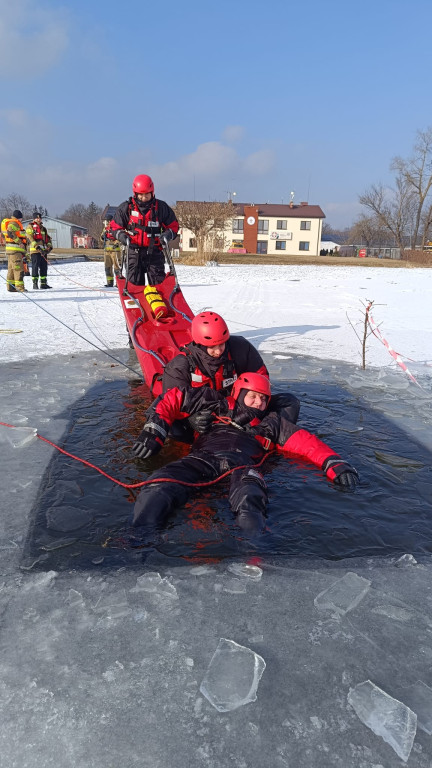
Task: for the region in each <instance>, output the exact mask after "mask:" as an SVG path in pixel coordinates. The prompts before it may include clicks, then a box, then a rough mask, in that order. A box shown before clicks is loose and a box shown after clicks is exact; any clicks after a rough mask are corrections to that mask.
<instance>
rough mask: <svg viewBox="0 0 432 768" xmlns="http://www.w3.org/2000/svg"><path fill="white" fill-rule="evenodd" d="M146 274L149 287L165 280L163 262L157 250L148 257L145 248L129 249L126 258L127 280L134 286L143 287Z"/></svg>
mask: <svg viewBox="0 0 432 768" xmlns="http://www.w3.org/2000/svg"><path fill="white" fill-rule="evenodd" d="M146 274H147V276H148V282H149V284H150V285H159V283H162V282H163V280H164V279H165V260H164V256H163V253H162V252H161V251H159V250H157V249H154V250H153V253H152V254H151V256H149V255H148V252H147V248H130V249H129V257H128V275H127V278H128V280H129V281H130V282H131V283H133V284H134V285H145V283H146Z"/></svg>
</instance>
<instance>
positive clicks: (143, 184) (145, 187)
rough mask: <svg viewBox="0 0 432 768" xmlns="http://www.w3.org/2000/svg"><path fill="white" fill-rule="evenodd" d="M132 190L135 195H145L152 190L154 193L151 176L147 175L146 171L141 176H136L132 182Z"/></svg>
mask: <svg viewBox="0 0 432 768" xmlns="http://www.w3.org/2000/svg"><path fill="white" fill-rule="evenodd" d="M132 190H133V193H134V195H137V194H138V195H145V194H146V193H147V192H151V193H152V195H154V184H153V181H152V180H151V178H150V176H146V175H145V173H141V174H140V175H139V176H135V178H134V180H133V184H132Z"/></svg>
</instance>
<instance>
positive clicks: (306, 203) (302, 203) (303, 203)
mask: <svg viewBox="0 0 432 768" xmlns="http://www.w3.org/2000/svg"><path fill="white" fill-rule="evenodd" d="M300 205H308V202H307V201H306V202H305V201H304V200H303V202H301V203H300Z"/></svg>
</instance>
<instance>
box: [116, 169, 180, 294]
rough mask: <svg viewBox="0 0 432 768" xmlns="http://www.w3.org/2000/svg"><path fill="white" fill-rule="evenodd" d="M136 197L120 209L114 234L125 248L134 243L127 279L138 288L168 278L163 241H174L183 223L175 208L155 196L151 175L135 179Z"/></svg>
mask: <svg viewBox="0 0 432 768" xmlns="http://www.w3.org/2000/svg"><path fill="white" fill-rule="evenodd" d="M132 190H133V196H132V197H130V198H129V200H126V201H125V202H124V203H121V205H119V207H118V208H117V210H116V212H115V214H114V219H113V220H112V222H111V225H110V231H111V232H112V234H113V235H114V236H115V238H116V239H117V240H118V241H119V243H121V244H122V245H127V242H128V238H129V241H130V247H129V259H128V275H127V279H128V280H129V281H130V282H131V283H134V284H135V285H145V280H146V274H147V276H148V282H149V284H150V285H159V283H162V282H163V280H164V279H165V267H164V255H163V251H162V242H163V241H165V242H166V243H168V242H170V240H173V239H174V238H175V237H176V236H177V233H178V230H179V224H178V221H177V219H176V217H175V213H174V211H173V210H172V208H170V207H169V205H168V204H167V203H165V202H164V201H163V200H157V199H156V198H155V196H154V184H153V181H152V180H151V178H150V176H146V175H145V174H140V175H139V176H135V178H134V180H133V184H132Z"/></svg>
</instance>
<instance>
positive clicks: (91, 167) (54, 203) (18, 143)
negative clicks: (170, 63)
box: [0, 110, 273, 214]
mask: <svg viewBox="0 0 432 768" xmlns="http://www.w3.org/2000/svg"><path fill="white" fill-rule="evenodd" d="M2 117H3V122H4V123H5V122H6V120H8V121H9V131H8V132H7V134H8V135H7V138H6V139H5V151H4V152H3V153H2V152H1V151H0V179H1V182H0V196H4V195H7V194H9V193H10V192H11V191H16V192H19V193H20V194H22V195H24V196H25V197H27V198H28V199H30V200H33V199H35V200H36V199H37V200H38V201H40V203H41V204H43V205H46V207H47V208H48V210H49V211H50V213H52V214H56V213H61V212H62V211H63V210H64V209H65V208H67V207H68V206H69V205H70V204H71V203H76V202H83V203H87V202H89V201H90V200H94V201H95V202H96V203H98V204H100V205H104V204H105V203H108V202H109V203H111V204H118V203H119V202H121V201H122V200H125V199H126V198H127V197H128V196H129V195H130V194H131V186H132V179H133V178H134V176H136V175H137V174H138V173H149V174H150V175H151V176H152V177H153V179H154V182H155V187H156V194H157V195H158V196H159V197H161V198H162V199H166V200H168V201H169V202H174V201H175V200H176V199H185V198H187V197H190V195H191V194H192V189H195V180H196V183H197V193H198V195H199V197H200V198H201V199H207V198H216V199H217V198H218V197H220V195H221V189H225V187H226V185H227V183H228V181H227V180H231V179H234V178H235V180H236V186H238V185H239V184H241V183H242V180H243V181H244V182H248V180H250V179H253V178H255V177H256V178H262V177H263V175H265V174H266V173H268V172H269V171H270V170H271V168H272V167H273V155H272V153H270V152H268V151H267V150H262V151H260V152H256V153H253V154H251V155H249V156H246V157H241V156H240V155H239V153H238V152H237V151H236V150H235V149H234V148H232V147H229V146H227V145H225V144H223V143H221V142H217V141H215V142H206V143H203V144H200V145H199V146H198V147H197V148H196V149H195V151H194V152H191V153H188V154H185V155H182V156H180V157H179V158H177V159H174V160H170V161H168V162H166V163H163V164H161V165H156V164H154V163H153V164H152V163H150V162H148V157H149V152H148V151H147V150H146V149H145V148H143V149H142V150H140V151H137V152H134V153H133V154H127V155H125V156H122V157H117V158H116V157H110V156H104V157H100V158H97V159H95V160H92V161H91V162H88V163H79V162H70V161H60V162H53V161H52V158H50V154H49V141H48V142H47V141H44V140H43V138H42V137H43V135H45V136H46V135H48V136H49V135H50V132H51V131H52V128H51V127H50V126H49V125H48V126H45V125H43V123H42V122H41V124H40V125H39V126H38V121H37V120H36V121H35V120H30V117H29V115H28V114H26V113H25V112H23V113H22V114H21V112H20V113H19V114H18V111H17V114H15V111H14V113H12V112H11V111H10V110H8V111H7V114H5V113H4V112H3V114H2V113H1V112H0V118H2ZM13 121H18V122H19V123H20V124H21V125H22V126H23V127H21V128H19V129H16V130H15V132H13V130H12V127H11V125H10V123H11V122H13ZM35 128H38V130H37V131H36V132H35ZM32 146H39V151H37V152H34V151H31V149H30V148H31V147H32ZM20 149H21V150H23V151H19V150H20ZM29 149H30V151H29ZM23 158H25V160H26V161H25V162H24V160H23ZM146 158H147V161H146ZM238 188H239V187H238Z"/></svg>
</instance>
